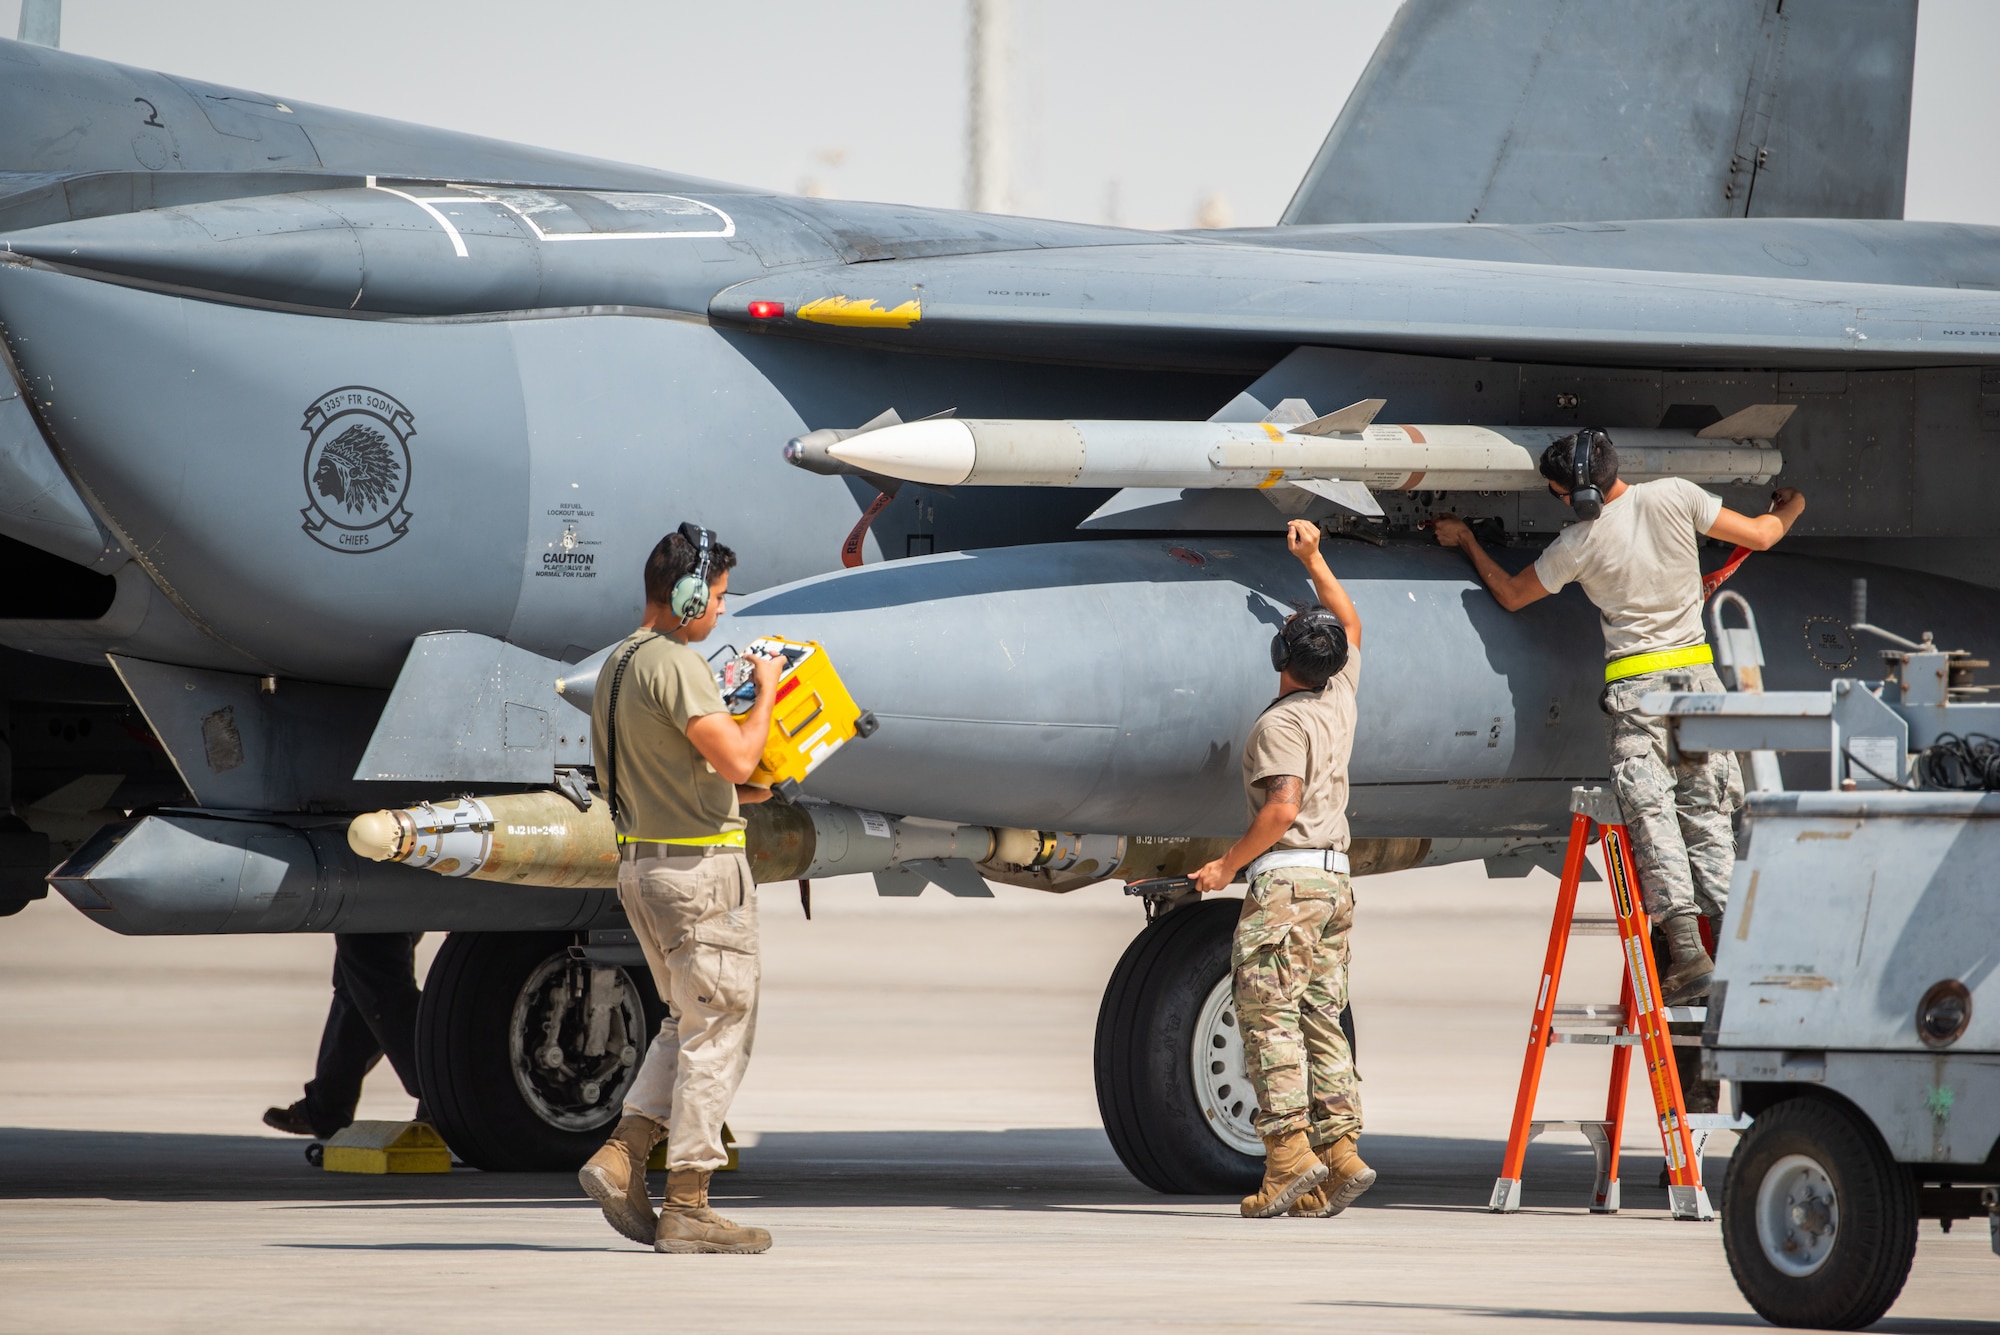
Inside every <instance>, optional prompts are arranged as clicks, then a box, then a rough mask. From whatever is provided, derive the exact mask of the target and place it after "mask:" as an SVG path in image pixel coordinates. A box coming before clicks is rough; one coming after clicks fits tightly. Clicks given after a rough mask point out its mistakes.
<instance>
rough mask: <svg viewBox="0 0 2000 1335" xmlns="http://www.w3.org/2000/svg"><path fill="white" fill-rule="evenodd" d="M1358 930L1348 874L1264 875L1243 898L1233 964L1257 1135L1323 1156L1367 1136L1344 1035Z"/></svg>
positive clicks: (1289, 871)
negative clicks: (1297, 1137) (1352, 934)
mask: <svg viewBox="0 0 2000 1335" xmlns="http://www.w3.org/2000/svg"><path fill="white" fill-rule="evenodd" d="M1353 926H1354V887H1353V884H1352V883H1351V882H1350V881H1349V880H1348V877H1347V875H1346V874H1345V873H1342V872H1324V871H1312V870H1309V869H1306V868H1299V867H1291V868H1285V869H1282V870H1279V871H1272V872H1266V873H1265V874H1264V875H1262V876H1259V877H1258V878H1257V879H1256V881H1255V882H1254V883H1252V885H1251V886H1250V893H1249V895H1248V896H1247V897H1246V898H1245V899H1244V901H1243V916H1242V917H1241V918H1239V919H1238V920H1237V923H1236V937H1235V940H1234V942H1233V944H1232V947H1231V954H1230V960H1231V964H1232V967H1233V969H1234V980H1235V981H1234V991H1235V998H1236V1021H1237V1024H1238V1025H1239V1026H1241V1029H1242V1034H1243V1062H1244V1067H1245V1069H1246V1070H1247V1071H1248V1073H1249V1076H1250V1087H1251V1088H1252V1089H1253V1090H1255V1091H1256V1093H1257V1117H1256V1127H1257V1132H1258V1134H1259V1135H1261V1136H1264V1137H1267V1138H1268V1137H1274V1136H1283V1135H1287V1134H1290V1133H1293V1132H1299V1131H1305V1132H1308V1133H1309V1134H1310V1137H1311V1141H1312V1145H1313V1148H1315V1149H1319V1148H1321V1147H1323V1146H1326V1145H1329V1144H1331V1143H1332V1142H1334V1141H1337V1140H1339V1139H1340V1138H1341V1137H1343V1136H1350V1135H1355V1134H1358V1133H1359V1132H1360V1130H1361V1089H1360V1083H1361V1077H1360V1076H1358V1075H1357V1074H1355V1070H1354V1053H1353V1052H1352V1050H1351V1049H1350V1048H1349V1047H1348V1044H1347V1035H1346V1034H1345V1033H1343V1032H1342V1031H1341V1028H1340V1013H1341V1011H1343V1010H1345V1009H1346V1007H1347V934H1348V931H1349V929H1351V928H1352V927H1353Z"/></svg>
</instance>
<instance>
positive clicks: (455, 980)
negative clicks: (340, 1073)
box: [417, 932, 666, 1172]
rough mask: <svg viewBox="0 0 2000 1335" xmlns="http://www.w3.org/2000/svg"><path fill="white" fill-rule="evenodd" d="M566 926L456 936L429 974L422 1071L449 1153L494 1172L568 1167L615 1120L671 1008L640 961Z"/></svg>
mask: <svg viewBox="0 0 2000 1335" xmlns="http://www.w3.org/2000/svg"><path fill="white" fill-rule="evenodd" d="M575 940H576V938H575V937H574V936H573V935H572V934H570V933H567V932H453V933H452V934H451V935H450V936H449V937H447V938H446V940H445V943H444V947H443V949H441V950H439V951H438V955H437V959H436V961H435V962H434V963H433V964H432V965H431V971H430V975H429V976H428V977H427V978H426V979H425V981H424V999H423V1004H422V1006H421V1007H420V1008H419V1010H418V1012H417V1072H418V1079H419V1081H420V1082H421V1085H422V1088H423V1091H424V1103H425V1106H426V1107H427V1109H428V1111H429V1113H430V1117H431V1121H432V1123H433V1124H434V1125H435V1126H436V1127H437V1129H438V1132H439V1134H440V1135H442V1136H443V1137H444V1139H445V1143H446V1144H448V1145H450V1146H451V1148H452V1150H453V1152H455V1153H456V1154H457V1155H458V1157H459V1158H460V1159H462V1160H464V1161H465V1162H466V1163H468V1164H471V1165H472V1166H473V1167H475V1168H484V1169H487V1170H489V1171H496V1172H505V1171H512V1172H548V1171H557V1170H574V1169H576V1168H578V1167H580V1166H581V1165H582V1164H583V1161H584V1160H585V1159H587V1158H589V1157H590V1156H591V1154H592V1153H593V1152H594V1151H595V1150H596V1149H597V1147H598V1146H599V1145H601V1144H602V1143H603V1142H604V1137H605V1135H606V1133H607V1132H609V1130H610V1129H611V1127H612V1125H613V1124H614V1123H616V1122H617V1120H618V1115H619V1111H620V1108H621V1106H622V1105H623V1103H624V1099H625V1091H626V1090H628V1089H629V1088H631V1085H632V1079H633V1077H634V1076H636V1075H637V1074H638V1072H639V1062H640V1060H641V1059H642V1058H644V1057H645V1055H646V1047H647V1044H648V1043H650V1042H651V1040H652V1037H653V1035H654V1034H655V1033H657V1032H658V1031H659V1026H660V1020H661V1019H662V1018H663V1017H664V1016H665V1014H666V1007H665V1006H664V1005H662V1004H661V1002H660V999H659V996H658V995H657V994H656V993H655V992H654V990H653V980H652V977H651V975H650V974H649V973H648V972H647V971H646V969H645V968H644V967H643V966H635V967H630V968H625V967H619V966H616V965H610V966H607V965H603V964H597V963H593V962H591V961H588V960H584V959H582V958H579V957H577V956H576V955H575V954H573V953H572V950H571V947H572V944H573V943H574V941H575Z"/></svg>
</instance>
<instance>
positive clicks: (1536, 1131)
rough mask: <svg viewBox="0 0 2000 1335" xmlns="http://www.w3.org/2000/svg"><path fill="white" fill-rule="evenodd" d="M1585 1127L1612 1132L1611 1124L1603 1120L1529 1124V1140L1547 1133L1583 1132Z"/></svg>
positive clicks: (1607, 1132)
mask: <svg viewBox="0 0 2000 1335" xmlns="http://www.w3.org/2000/svg"><path fill="white" fill-rule="evenodd" d="M1585 1127H1591V1128H1594V1129H1595V1130H1597V1131H1600V1132H1603V1133H1606V1134H1609V1132H1610V1130H1611V1123H1609V1122H1606V1121H1601V1120H1600V1121H1582V1122H1530V1123H1528V1139H1529V1140H1533V1139H1534V1138H1535V1137H1536V1136H1539V1135H1541V1134H1542V1133H1543V1132H1545V1131H1576V1132H1582V1131H1583V1130H1584V1128H1585Z"/></svg>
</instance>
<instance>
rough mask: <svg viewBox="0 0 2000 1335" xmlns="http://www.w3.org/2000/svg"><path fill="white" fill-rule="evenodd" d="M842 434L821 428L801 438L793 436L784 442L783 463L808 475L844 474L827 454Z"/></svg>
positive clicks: (839, 466)
mask: <svg viewBox="0 0 2000 1335" xmlns="http://www.w3.org/2000/svg"><path fill="white" fill-rule="evenodd" d="M841 435H842V433H841V432H839V431H833V430H829V429H828V428H826V427H821V428H820V429H819V430H817V431H808V432H806V433H805V434H804V435H803V436H793V437H792V438H791V439H790V440H788V441H786V442H785V462H786V463H788V464H790V465H792V466H793V467H794V468H803V469H805V470H806V471H807V472H809V473H829V474H838V473H844V472H846V471H847V470H846V469H845V468H843V467H841V465H840V464H838V463H836V462H834V460H833V457H832V456H831V455H830V454H828V453H827V451H828V450H829V449H831V448H832V447H833V446H834V445H835V444H836V443H838V442H839V440H840V438H841Z"/></svg>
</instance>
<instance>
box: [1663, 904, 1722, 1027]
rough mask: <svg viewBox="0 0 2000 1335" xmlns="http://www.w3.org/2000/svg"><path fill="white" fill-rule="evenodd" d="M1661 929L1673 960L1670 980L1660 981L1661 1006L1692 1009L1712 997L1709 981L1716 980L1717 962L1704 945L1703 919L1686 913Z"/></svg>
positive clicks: (1668, 976)
mask: <svg viewBox="0 0 2000 1335" xmlns="http://www.w3.org/2000/svg"><path fill="white" fill-rule="evenodd" d="M1660 926H1661V930H1662V931H1664V932H1665V933H1666V935H1667V954H1668V956H1669V957H1670V958H1671V959H1672V960H1673V966H1672V967H1671V968H1669V969H1668V970H1667V975H1666V977H1664V978H1662V979H1660V1004H1661V1005H1663V1006H1686V1005H1690V1004H1692V1003H1693V1002H1695V1001H1697V1000H1699V999H1700V998H1702V997H1705V996H1707V995H1708V984H1709V980H1710V979H1711V978H1713V977H1714V976H1715V961H1714V960H1713V959H1711V958H1709V954H1708V948H1707V947H1706V946H1704V945H1702V943H1701V918H1700V917H1699V916H1698V915H1696V914H1693V913H1686V914H1682V915H1681V916H1680V917H1678V918H1669V919H1667V920H1666V921H1665V922H1664V923H1662V924H1661V925H1660Z"/></svg>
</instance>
